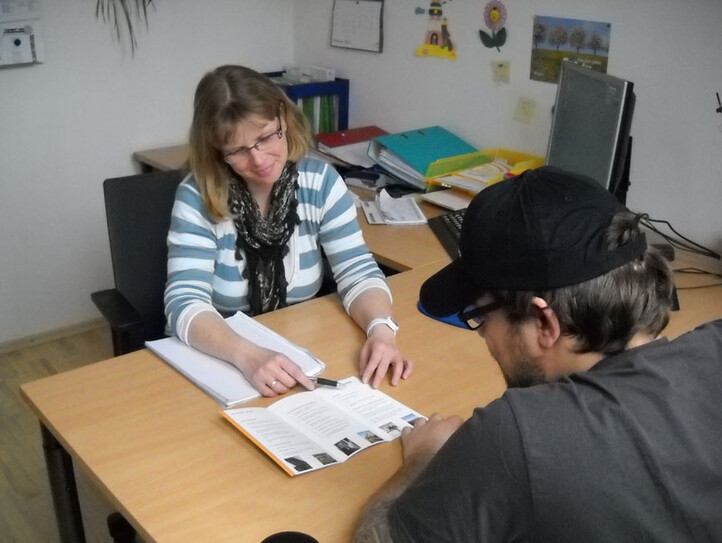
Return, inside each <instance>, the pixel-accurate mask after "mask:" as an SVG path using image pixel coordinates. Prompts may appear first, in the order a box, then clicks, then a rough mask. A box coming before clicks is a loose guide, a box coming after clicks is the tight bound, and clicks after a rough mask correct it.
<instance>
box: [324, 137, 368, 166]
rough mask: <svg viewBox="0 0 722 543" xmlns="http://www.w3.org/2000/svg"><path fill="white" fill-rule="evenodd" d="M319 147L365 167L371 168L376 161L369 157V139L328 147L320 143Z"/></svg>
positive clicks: (330, 153) (325, 151)
mask: <svg viewBox="0 0 722 543" xmlns="http://www.w3.org/2000/svg"><path fill="white" fill-rule="evenodd" d="M318 147H319V149H321V151H323V152H324V153H327V154H329V155H332V156H335V157H337V158H340V159H341V160H343V161H344V162H348V163H349V164H353V165H354V166H361V167H363V168H371V167H372V166H373V165H374V164H375V162H374V161H373V159H372V158H371V157H369V155H368V153H367V150H368V148H369V142H368V141H359V142H357V143H350V144H348V145H340V146H338V147H328V146H326V145H323V144H321V143H319V145H318Z"/></svg>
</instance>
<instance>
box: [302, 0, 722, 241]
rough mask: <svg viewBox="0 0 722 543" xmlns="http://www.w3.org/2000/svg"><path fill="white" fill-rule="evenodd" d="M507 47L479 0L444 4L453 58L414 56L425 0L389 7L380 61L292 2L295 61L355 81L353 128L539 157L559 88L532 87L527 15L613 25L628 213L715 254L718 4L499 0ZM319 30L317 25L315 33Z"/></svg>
mask: <svg viewBox="0 0 722 543" xmlns="http://www.w3.org/2000/svg"><path fill="white" fill-rule="evenodd" d="M503 1H504V4H505V6H506V8H507V11H508V16H507V24H506V29H507V32H508V39H507V44H506V45H504V46H503V47H502V48H501V52H497V51H496V49H487V48H485V47H484V46H483V45H482V44H481V41H480V39H479V34H478V31H479V29H483V30H487V29H486V27H485V26H484V23H483V8H484V6H485V4H486V0H461V1H460V0H455V1H452V2H448V3H446V4H444V6H443V10H444V15H445V16H446V17H447V18H448V23H449V30H450V32H451V37H452V39H453V40H454V42H455V44H456V45H457V49H458V59H457V60H456V61H449V60H445V59H439V58H419V57H415V56H414V54H413V52H414V50H415V49H416V48H417V47H418V46H419V45H421V43H422V42H423V38H424V36H425V31H426V25H427V20H428V18H427V16H426V15H414V8H415V7H417V6H419V7H423V8H428V4H429V2H428V0H417V1H412V0H386V2H385V10H384V50H383V53H382V54H373V53H365V52H358V51H350V50H346V49H338V48H332V47H330V46H329V43H330V23H329V22H328V21H329V20H330V17H331V10H332V6H333V0H297V2H296V19H295V23H296V26H297V28H299V29H307V28H313V27H316V28H319V29H320V31H318V32H309V31H299V32H296V34H295V43H296V60H297V62H299V63H309V64H319V65H322V66H329V67H333V68H336V70H337V73H338V74H339V75H340V76H343V77H348V78H349V79H350V80H351V99H350V102H351V106H350V109H351V111H350V123H351V125H352V126H353V125H360V124H378V125H379V126H381V127H384V128H386V129H387V130H390V131H400V130H408V129H413V128H418V127H421V126H426V125H431V124H441V125H443V126H445V127H447V128H449V129H450V130H452V131H454V132H456V133H457V134H459V135H460V136H462V137H464V138H466V139H467V140H469V141H470V142H471V143H472V144H474V145H476V146H478V147H479V148H493V147H511V148H515V149H518V150H521V151H526V152H530V153H536V154H540V155H544V154H545V151H546V144H547V137H548V133H549V128H550V125H551V106H552V104H553V102H554V96H555V92H556V85H554V84H550V83H542V82H538V81H531V80H530V79H529V61H530V57H531V44H532V40H531V31H532V19H533V16H534V15H549V16H555V17H567V18H573V19H586V20H592V21H603V22H610V23H611V24H612V30H611V50H610V53H609V66H608V73H610V74H612V75H616V76H619V77H623V78H626V79H629V80H631V81H633V82H634V83H635V92H636V95H637V104H636V109H635V113H634V120H633V124H632V135H633V136H634V150H633V155H632V175H631V182H632V186H631V188H630V192H629V195H628V199H627V203H628V205H629V206H630V207H631V208H633V209H636V210H641V211H646V212H648V213H649V214H650V215H652V216H653V217H655V218H664V219H667V220H669V221H671V222H672V224H673V225H674V226H675V227H676V228H677V229H678V230H681V231H682V233H684V234H686V235H687V236H688V237H691V238H692V239H694V240H695V241H698V242H701V243H703V244H706V245H708V246H710V247H712V248H714V249H715V250H717V251H718V252H719V251H721V250H722V115H720V114H719V113H715V108H716V107H717V103H716V98H715V92H716V91H719V92H720V93H722V56H721V55H722V32H720V29H721V28H722V3H721V2H720V0H690V1H688V2H679V1H675V0H639V1H635V2H630V1H628V0H600V1H598V2H579V1H575V0H548V1H546V2H535V1H533V0H503ZM319 22H320V24H319ZM498 60H508V61H511V82H510V84H509V85H503V84H495V83H493V82H492V80H491V70H490V68H489V66H490V63H491V62H492V61H498ZM520 96H524V97H530V98H533V99H534V100H536V102H537V115H536V118H535V119H534V121H533V122H532V123H531V124H529V125H527V124H523V123H520V122H518V121H515V120H513V116H514V108H515V106H516V103H517V100H518V98H519V97H520Z"/></svg>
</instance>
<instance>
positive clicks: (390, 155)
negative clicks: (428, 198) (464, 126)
mask: <svg viewBox="0 0 722 543" xmlns="http://www.w3.org/2000/svg"><path fill="white" fill-rule="evenodd" d="M475 151H476V149H475V148H474V147H473V146H472V145H470V144H469V143H467V142H465V141H464V140H462V139H461V138H459V137H458V136H456V135H454V134H452V133H451V132H449V131H448V130H446V129H444V128H441V127H440V126H430V127H427V128H421V129H418V130H411V131H409V132H401V133H399V134H392V135H388V136H379V137H376V138H374V139H372V140H371V142H370V143H369V148H368V154H369V156H370V157H371V158H372V159H373V160H374V161H375V162H377V163H378V164H379V165H380V166H381V167H383V168H384V169H386V170H388V171H389V172H390V173H391V174H393V175H394V176H396V177H398V178H399V179H401V180H402V181H404V182H406V183H408V184H410V185H412V186H414V187H416V188H419V189H422V190H425V189H426V177H427V170H428V169H429V166H430V165H432V164H433V163H434V162H436V161H438V160H440V159H445V158H448V157H453V156H457V155H464V154H468V153H473V152H475Z"/></svg>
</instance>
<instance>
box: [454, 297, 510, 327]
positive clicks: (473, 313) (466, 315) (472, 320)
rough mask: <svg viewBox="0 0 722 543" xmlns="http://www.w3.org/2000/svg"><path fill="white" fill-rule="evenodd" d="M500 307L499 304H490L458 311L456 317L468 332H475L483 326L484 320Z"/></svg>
mask: <svg viewBox="0 0 722 543" xmlns="http://www.w3.org/2000/svg"><path fill="white" fill-rule="evenodd" d="M500 307H501V304H500V303H499V302H491V303H488V304H485V305H480V306H477V307H468V308H466V309H464V310H463V311H459V313H458V317H459V320H460V321H461V322H463V323H464V324H465V325H466V327H467V328H468V329H469V330H476V329H477V328H479V327H480V326H481V325H482V324H484V318H485V316H486V315H488V314H489V313H491V312H492V311H496V310H497V309H499V308H500Z"/></svg>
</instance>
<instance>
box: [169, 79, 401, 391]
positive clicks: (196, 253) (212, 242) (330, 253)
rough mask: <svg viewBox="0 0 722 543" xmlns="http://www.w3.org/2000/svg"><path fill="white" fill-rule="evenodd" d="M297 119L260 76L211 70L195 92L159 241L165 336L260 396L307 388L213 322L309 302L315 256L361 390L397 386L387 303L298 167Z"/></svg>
mask: <svg viewBox="0 0 722 543" xmlns="http://www.w3.org/2000/svg"><path fill="white" fill-rule="evenodd" d="M310 140H311V136H310V131H309V129H308V124H307V122H306V119H305V117H304V116H303V114H302V113H301V112H300V111H299V110H298V108H297V107H296V106H295V105H294V104H293V103H292V102H291V101H290V100H289V99H288V98H287V97H286V95H285V94H284V92H283V91H282V90H281V89H280V88H279V87H278V86H277V85H275V84H274V83H273V82H272V81H271V80H270V79H268V78H267V77H266V76H264V75H262V74H259V73H257V72H255V71H253V70H250V69H248V68H244V67H242V66H221V67H219V68H217V69H216V70H214V71H212V72H210V73H208V74H206V75H205V76H204V77H203V79H202V80H201V82H200V83H199V84H198V88H197V89H196V94H195V99H194V113H193V122H192V125H191V131H190V169H191V173H190V174H189V176H188V177H187V178H186V179H185V180H184V181H183V182H182V183H181V184H180V186H179V187H178V192H177V194H176V201H175V204H174V207H173V215H172V220H171V227H170V232H169V233H168V251H169V252H168V283H167V285H166V292H165V308H166V317H167V319H168V326H169V328H170V330H171V331H172V332H173V333H174V334H175V335H177V336H178V338H180V339H181V341H183V342H185V343H187V344H189V345H191V346H193V347H195V348H196V349H199V350H201V351H204V352H206V353H208V354H211V355H213V356H215V357H218V358H221V359H223V360H227V361H228V362H230V363H232V364H234V365H235V366H236V367H238V369H240V370H241V372H243V374H244V375H245V376H246V378H247V379H248V380H249V381H250V382H251V383H252V384H253V386H254V387H256V389H257V390H258V391H259V392H260V393H261V394H263V395H264V396H275V395H277V394H283V393H285V392H287V391H288V390H289V389H290V388H292V387H293V386H294V385H295V384H296V383H300V384H301V385H303V386H304V387H306V388H308V389H312V388H313V383H312V382H311V381H310V380H309V379H308V378H307V377H306V376H305V375H304V374H303V373H302V372H301V371H300V370H299V368H298V367H297V366H296V365H295V364H293V363H292V362H291V361H290V360H288V359H287V358H286V357H285V356H283V355H282V354H280V353H277V352H273V351H270V350H267V349H263V348H260V347H258V346H256V345H254V344H252V343H250V342H248V341H246V340H244V339H243V338H241V337H239V336H238V335H237V334H235V333H234V332H233V331H232V330H231V329H230V327H228V326H227V325H226V324H225V322H224V321H223V319H222V316H229V315H231V314H233V313H235V312H236V311H239V310H240V311H244V312H246V313H249V314H251V315H258V314H260V313H264V312H266V311H273V310H274V309H278V308H280V307H284V306H286V305H288V304H293V303H298V302H301V301H304V300H308V299H309V298H312V297H313V296H314V295H315V294H316V293H317V292H318V289H319V288H320V286H321V282H322V279H323V262H322V259H321V250H322V249H323V251H324V253H325V255H326V257H327V259H328V262H329V264H330V266H331V270H332V272H333V276H334V279H335V281H336V283H337V285H338V292H339V295H340V296H341V298H342V300H343V304H344V308H345V309H346V311H347V313H348V314H349V315H350V316H351V318H352V319H353V320H354V322H356V324H358V326H359V327H360V328H361V329H362V330H364V331H366V334H367V340H366V342H365V344H364V346H363V347H362V349H361V351H360V354H359V375H360V376H361V379H362V381H364V382H370V383H371V384H372V386H374V387H377V386H378V385H379V384H380V382H381V381H382V379H383V377H384V375H385V374H386V372H387V371H388V370H391V384H392V385H396V384H398V382H399V379H401V378H403V379H406V378H407V377H408V376H409V375H410V374H411V370H412V363H411V361H410V360H408V359H407V358H406V357H405V356H404V355H403V354H402V353H401V352H400V351H399V350H398V348H397V347H396V342H395V335H396V330H397V329H398V326H396V324H395V322H394V321H393V319H392V318H391V294H390V292H389V289H388V286H387V284H386V281H385V279H384V276H383V274H382V273H381V271H380V270H379V268H378V266H377V265H376V263H375V261H374V260H373V257H372V256H371V254H370V253H369V252H368V250H367V249H366V246H365V244H364V241H363V237H362V235H361V231H360V229H359V226H358V223H357V220H356V210H355V208H354V205H353V202H352V200H351V196H350V195H349V193H348V191H347V190H346V187H345V185H344V183H343V181H342V179H341V178H340V177H339V175H338V173H337V172H336V171H335V170H334V169H333V168H331V167H330V166H329V165H328V164H325V163H323V162H321V161H318V160H315V159H312V158H309V157H306V156H305V154H306V151H307V150H308V147H309V142H310Z"/></svg>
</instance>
